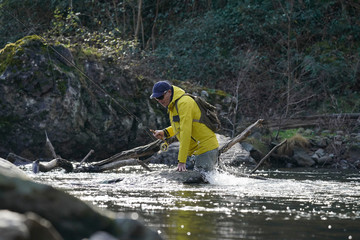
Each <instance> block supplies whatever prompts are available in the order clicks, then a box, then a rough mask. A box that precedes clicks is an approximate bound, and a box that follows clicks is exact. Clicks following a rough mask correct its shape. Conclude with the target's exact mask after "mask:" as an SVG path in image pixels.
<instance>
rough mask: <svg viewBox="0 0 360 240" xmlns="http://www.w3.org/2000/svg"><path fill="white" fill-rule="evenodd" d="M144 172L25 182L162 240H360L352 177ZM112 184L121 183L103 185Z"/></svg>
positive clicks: (357, 177)
mask: <svg viewBox="0 0 360 240" xmlns="http://www.w3.org/2000/svg"><path fill="white" fill-rule="evenodd" d="M150 167H151V168H152V169H156V170H161V169H163V168H165V169H168V168H169V167H167V166H162V165H150ZM144 171H145V170H143V169H141V168H140V167H131V168H130V167H129V168H122V169H121V170H119V171H116V172H108V173H69V174H65V173H64V172H63V171H60V170H59V171H52V172H49V173H40V174H36V175H35V174H33V175H32V177H33V178H34V179H35V180H36V181H39V182H42V183H47V184H49V185H52V186H54V187H56V188H58V189H63V190H65V191H66V192H68V193H70V194H71V195H74V196H76V197H78V198H80V199H82V200H84V201H87V202H90V203H91V204H94V205H96V206H98V207H99V208H104V209H108V210H112V211H114V212H117V213H118V214H119V217H127V218H132V219H137V220H139V221H140V222H142V223H144V224H145V225H146V226H148V227H149V228H151V229H153V230H154V231H156V232H158V233H159V234H160V235H161V236H162V237H163V239H169V240H170V239H173V240H185V239H191V240H198V239H199V240H208V239H221V240H225V239H266V240H271V239H274V240H275V239H276V240H285V239H289V240H294V239H303V240H305V239H321V240H322V239H330V240H337V239H339V240H340V239H342V240H347V239H357V240H358V239H359V240H360V184H359V182H360V174H359V172H347V173H345V172H337V171H331V172H330V171H325V170H322V171H320V170H315V169H312V170H301V169H295V170H291V171H290V170H274V171H263V172H261V171H260V172H259V174H260V175H261V176H263V177H266V178H267V180H258V179H250V178H243V177H236V176H233V175H230V174H225V173H212V174H209V176H208V180H209V181H210V184H192V185H191V184H190V185H185V184H179V183H176V182H172V181H170V180H168V179H164V178H161V177H159V176H156V175H151V176H146V175H144V173H145V172H144ZM117 178H122V179H123V180H122V181H121V182H117V183H112V184H108V183H102V182H103V181H105V180H112V179H117Z"/></svg>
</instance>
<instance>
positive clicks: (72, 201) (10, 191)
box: [0, 158, 161, 240]
mask: <svg viewBox="0 0 360 240" xmlns="http://www.w3.org/2000/svg"><path fill="white" fill-rule="evenodd" d="M0 163H1V166H2V167H3V166H6V168H7V170H6V171H7V172H8V173H7V174H6V175H5V174H4V172H3V171H1V172H0V208H1V209H6V210H7V211H6V212H3V211H1V212H0V219H2V220H1V224H0V225H1V227H0V229H1V231H0V238H1V239H4V240H15V239H21V240H35V239H49V240H53V239H54V240H58V239H64V240H77V239H79V240H80V239H84V238H88V237H90V236H92V235H93V234H95V233H96V232H99V231H103V232H106V233H107V234H108V235H112V236H114V238H116V239H123V240H125V239H139V240H140V239H147V240H151V239H161V238H160V237H159V236H158V234H157V233H155V232H153V231H151V230H150V229H148V228H147V227H145V226H143V225H142V224H141V223H139V222H138V221H135V220H131V219H121V218H117V217H116V215H115V213H113V212H108V211H105V210H99V209H98V208H96V207H94V206H91V205H89V204H86V203H84V202H82V201H81V200H79V199H77V198H75V197H73V196H71V195H69V194H67V193H65V192H63V191H60V190H57V189H55V188H53V187H51V186H48V185H44V184H39V183H35V182H33V181H31V180H30V179H29V178H27V179H26V178H24V177H22V175H25V173H22V174H19V172H18V171H20V172H21V170H18V171H17V170H15V168H16V167H15V168H14V166H12V164H11V163H10V162H7V161H6V160H4V159H1V158H0ZM0 169H1V168H0ZM1 216H4V218H2V217H1ZM34 229H35V230H36V231H35V230H34ZM57 233H58V234H57ZM44 236H47V237H46V238H43V237H44ZM5 237H6V238H5Z"/></svg>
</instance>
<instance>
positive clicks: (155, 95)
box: [150, 93, 164, 99]
mask: <svg viewBox="0 0 360 240" xmlns="http://www.w3.org/2000/svg"><path fill="white" fill-rule="evenodd" d="M163 94H164V93H153V94H151V96H150V99H153V98H158V97H161V96H162V95H163Z"/></svg>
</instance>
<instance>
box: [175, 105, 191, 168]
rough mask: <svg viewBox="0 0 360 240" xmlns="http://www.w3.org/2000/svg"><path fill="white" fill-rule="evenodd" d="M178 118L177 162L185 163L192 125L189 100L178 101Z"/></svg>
mask: <svg viewBox="0 0 360 240" xmlns="http://www.w3.org/2000/svg"><path fill="white" fill-rule="evenodd" d="M178 109H179V116H180V148H179V155H178V161H179V162H180V163H186V158H187V156H188V152H189V148H190V141H193V140H192V139H191V132H192V123H193V116H192V112H193V111H192V110H193V104H192V102H191V100H190V101H189V100H187V101H181V102H180V101H179V102H178Z"/></svg>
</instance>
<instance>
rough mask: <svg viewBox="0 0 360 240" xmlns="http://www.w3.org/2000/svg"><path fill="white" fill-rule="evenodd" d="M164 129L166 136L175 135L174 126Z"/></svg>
mask: <svg viewBox="0 0 360 240" xmlns="http://www.w3.org/2000/svg"><path fill="white" fill-rule="evenodd" d="M163 131H164V136H165V138H170V137H172V136H174V134H175V133H174V129H173V128H172V126H170V127H167V128H165V129H163Z"/></svg>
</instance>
